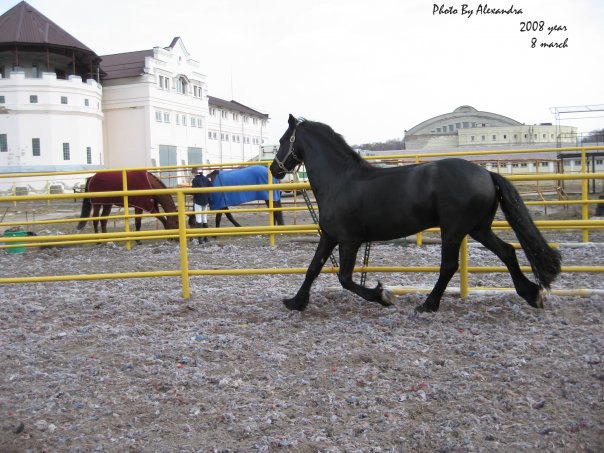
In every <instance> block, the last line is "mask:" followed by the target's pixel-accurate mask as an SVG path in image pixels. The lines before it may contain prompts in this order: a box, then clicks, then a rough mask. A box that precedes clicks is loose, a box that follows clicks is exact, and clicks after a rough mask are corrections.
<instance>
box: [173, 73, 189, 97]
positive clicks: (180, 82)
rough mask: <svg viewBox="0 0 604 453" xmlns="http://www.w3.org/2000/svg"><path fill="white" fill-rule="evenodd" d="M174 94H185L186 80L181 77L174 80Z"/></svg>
mask: <svg viewBox="0 0 604 453" xmlns="http://www.w3.org/2000/svg"><path fill="white" fill-rule="evenodd" d="M176 92H177V93H180V94H187V79H185V78H184V77H182V76H181V77H179V78H178V79H177V80H176Z"/></svg>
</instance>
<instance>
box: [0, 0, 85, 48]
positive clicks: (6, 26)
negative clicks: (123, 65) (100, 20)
mask: <svg viewBox="0 0 604 453" xmlns="http://www.w3.org/2000/svg"><path fill="white" fill-rule="evenodd" d="M6 44H33V45H36V44H39V45H48V46H57V47H64V48H71V49H79V50H84V51H87V52H90V53H92V54H94V52H93V51H92V50H91V49H89V48H88V47H86V46H85V45H84V44H82V43H81V42H80V41H78V40H77V39H75V38H74V37H73V36H71V35H70V34H69V33H67V32H66V31H65V30H63V29H62V28H61V27H59V26H58V25H57V24H55V23H54V22H53V21H51V20H50V19H49V18H47V17H46V16H44V15H43V14H42V13H40V12H39V11H38V10H37V9H35V8H34V7H33V6H31V5H30V4H29V3H27V2H21V3H18V4H17V5H15V6H14V7H13V8H11V9H9V10H8V11H7V12H5V13H4V14H3V15H2V16H0V45H1V46H5V45H6Z"/></svg>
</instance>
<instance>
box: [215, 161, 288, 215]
mask: <svg viewBox="0 0 604 453" xmlns="http://www.w3.org/2000/svg"><path fill="white" fill-rule="evenodd" d="M273 183H274V184H278V183H279V181H278V180H277V179H276V178H273ZM258 184H268V169H267V168H266V167H264V166H262V165H252V166H250V167H245V168H241V169H238V170H227V171H219V172H218V174H217V175H216V177H215V178H214V182H213V185H214V187H224V186H247V185H258ZM280 199H281V193H280V192H279V191H278V190H275V191H273V201H279V200H280ZM255 200H268V190H258V191H255V192H213V193H212V194H210V209H222V208H224V207H226V206H237V205H240V204H242V203H247V202H248V201H255Z"/></svg>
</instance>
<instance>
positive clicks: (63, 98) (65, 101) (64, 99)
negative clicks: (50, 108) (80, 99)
mask: <svg viewBox="0 0 604 453" xmlns="http://www.w3.org/2000/svg"><path fill="white" fill-rule="evenodd" d="M61 104H67V96H61Z"/></svg>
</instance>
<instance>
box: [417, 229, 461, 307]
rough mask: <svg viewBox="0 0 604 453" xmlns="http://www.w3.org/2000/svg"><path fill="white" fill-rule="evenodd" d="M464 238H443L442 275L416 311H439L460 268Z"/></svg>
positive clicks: (440, 274)
mask: <svg viewBox="0 0 604 453" xmlns="http://www.w3.org/2000/svg"><path fill="white" fill-rule="evenodd" d="M462 240H463V236H462V237H452V238H448V239H445V238H444V237H443V238H442V250H441V262H440V273H439V275H438V280H437V281H436V285H434V288H433V289H432V292H431V293H430V294H429V295H428V297H427V298H426V300H425V301H424V303H423V304H421V305H419V306H417V307H416V308H415V310H416V311H418V312H420V313H423V312H434V311H438V307H439V306H440V299H441V298H442V297H443V294H444V292H445V289H447V285H448V284H449V281H451V278H452V277H453V275H455V272H456V271H457V269H458V268H459V248H460V247H461V241H462Z"/></svg>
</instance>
